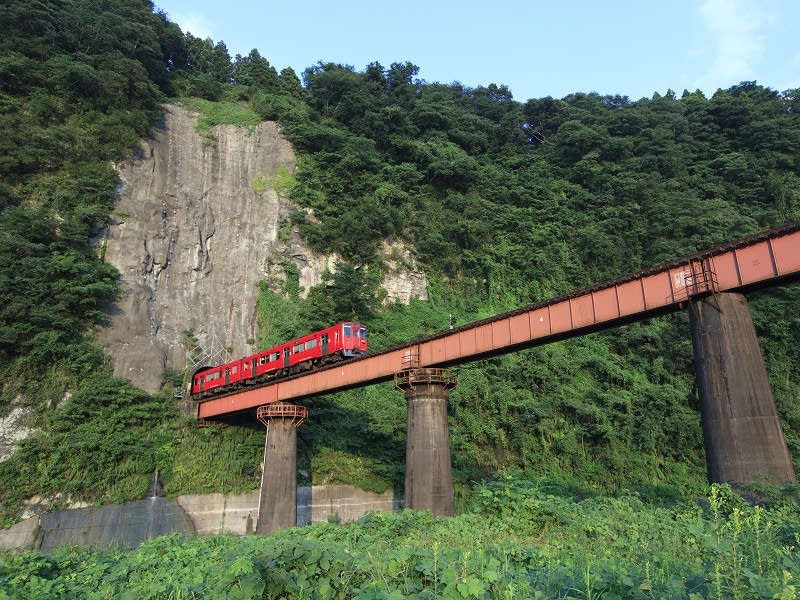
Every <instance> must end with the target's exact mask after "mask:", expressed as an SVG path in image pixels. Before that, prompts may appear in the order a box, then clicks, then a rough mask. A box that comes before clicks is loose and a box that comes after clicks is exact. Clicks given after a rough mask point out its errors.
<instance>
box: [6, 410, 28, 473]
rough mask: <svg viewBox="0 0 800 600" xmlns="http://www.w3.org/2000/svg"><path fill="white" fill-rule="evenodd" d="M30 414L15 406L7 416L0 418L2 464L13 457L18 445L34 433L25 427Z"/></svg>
mask: <svg viewBox="0 0 800 600" xmlns="http://www.w3.org/2000/svg"><path fill="white" fill-rule="evenodd" d="M28 412H29V411H27V410H25V409H24V408H22V407H20V406H15V407H13V408H12V409H11V411H10V412H9V413H8V414H7V415H6V416H4V417H0V462H2V461H4V460H6V459H7V458H8V457H9V456H11V454H12V453H13V452H14V450H16V446H17V443H18V442H19V441H20V440H22V439H24V438H26V437H28V435H30V434H31V433H32V431H33V430H32V429H30V428H28V427H26V426H25V421H26V419H27V417H28Z"/></svg>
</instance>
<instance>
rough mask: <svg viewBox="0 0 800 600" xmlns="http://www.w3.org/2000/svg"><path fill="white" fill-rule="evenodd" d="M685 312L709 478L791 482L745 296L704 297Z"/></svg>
mask: <svg viewBox="0 0 800 600" xmlns="http://www.w3.org/2000/svg"><path fill="white" fill-rule="evenodd" d="M689 315H690V323H691V330H692V344H693V347H694V360H695V367H696V371H697V372H696V376H697V387H698V389H699V392H700V402H701V410H702V421H703V435H704V437H705V448H706V462H707V464H708V479H709V481H710V482H712V483H731V484H737V483H752V482H764V481H769V482H784V481H795V473H794V468H793V467H792V461H791V457H790V456H789V451H788V449H787V447H786V441H785V440H784V437H783V430H782V429H781V424H780V420H779V419H778V414H777V411H776V408H775V400H774V398H773V396H772V390H771V389H770V386H769V380H768V378H767V370H766V367H765V365H764V359H763V357H762V355H761V349H760V347H759V345H758V339H757V337H756V331H755V327H754V326H753V320H752V317H751V315H750V310H749V308H748V306H747V300H746V299H745V298H744V296H742V295H741V294H732V293H725V294H714V295H711V296H706V297H704V298H700V299H696V300H692V301H691V302H690V304H689Z"/></svg>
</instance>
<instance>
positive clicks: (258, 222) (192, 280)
mask: <svg viewBox="0 0 800 600" xmlns="http://www.w3.org/2000/svg"><path fill="white" fill-rule="evenodd" d="M294 169H295V156H294V153H293V151H292V148H291V146H290V144H289V143H288V141H287V140H286V139H285V138H284V137H283V136H282V135H281V132H280V129H279V127H278V125H277V124H276V123H272V122H264V123H261V124H260V125H258V126H257V127H255V128H254V129H247V128H243V127H234V126H232V125H222V126H216V127H214V128H213V129H212V131H211V135H202V134H201V133H199V132H198V131H197V122H196V117H195V115H193V114H192V113H190V112H189V111H188V110H187V109H185V108H183V107H181V106H177V105H168V106H165V107H164V118H163V121H162V122H161V123H160V125H159V126H158V127H156V128H155V130H154V132H153V135H152V136H151V137H150V138H149V139H148V140H146V141H145V142H143V143H142V147H141V152H140V153H139V155H138V156H137V157H135V158H134V159H132V160H130V161H129V162H127V163H125V164H122V165H120V166H119V168H118V171H119V175H120V178H121V181H122V184H121V186H120V190H119V195H118V201H117V204H116V208H115V210H114V212H113V214H112V221H111V224H110V226H109V227H108V230H107V235H106V238H105V240H104V241H103V248H102V251H103V252H104V255H105V259H106V260H107V261H108V262H109V263H111V264H112V265H114V266H115V267H116V268H117V269H118V270H119V272H120V275H121V279H122V282H121V283H122V295H121V297H120V299H119V300H118V302H117V303H116V304H115V305H114V306H113V307H112V308H111V310H110V311H109V313H108V319H107V321H106V323H105V324H104V326H103V327H101V328H99V330H98V338H99V339H100V340H101V341H102V343H103V344H104V347H105V349H106V351H107V352H108V354H110V355H111V356H112V358H113V360H114V370H115V374H116V375H117V376H120V377H126V378H128V379H130V380H131V381H132V382H133V383H134V384H135V385H137V386H139V387H141V388H143V389H145V390H148V391H156V390H157V389H158V388H159V386H160V385H161V381H162V374H163V371H164V369H165V368H171V369H176V370H180V369H183V368H184V367H185V366H186V363H187V349H188V348H187V342H188V341H189V340H190V339H194V340H196V341H198V342H199V343H200V345H201V346H202V347H203V348H204V349H205V350H207V351H209V352H210V353H213V358H212V361H211V362H214V361H215V360H216V361H217V362H218V361H219V360H222V359H224V358H225V353H227V355H229V356H244V355H247V354H250V353H252V352H254V351H255V350H256V346H255V341H256V339H257V337H258V336H257V322H256V300H257V296H258V282H259V281H260V280H264V279H266V280H268V281H270V280H272V281H274V279H275V278H279V277H281V276H282V272H283V271H282V266H281V265H282V263H283V262H284V261H287V260H288V261H291V262H293V263H294V264H295V265H296V266H297V267H298V269H299V271H300V285H301V290H304V291H306V292H307V290H308V289H309V288H310V287H312V286H313V285H317V284H319V283H320V282H321V280H322V275H323V273H324V272H325V270H326V269H328V270H335V258H333V257H325V256H319V255H316V254H314V253H313V252H311V251H310V250H309V249H308V248H307V247H305V246H304V245H303V244H302V242H301V241H300V240H299V238H297V236H296V235H289V236H287V235H286V230H285V229H283V231H281V230H282V224H285V223H286V220H287V219H288V216H289V214H290V213H291V211H292V209H293V207H292V205H291V204H290V202H289V201H288V200H287V199H285V198H281V197H280V196H279V195H278V193H277V192H276V191H275V189H274V186H272V185H270V182H271V181H274V180H275V177H276V175H277V174H278V173H279V172H280V171H282V170H287V171H288V172H290V173H292V172H294ZM279 231H280V232H281V235H280V236H279ZM279 237H280V240H279ZM385 252H386V255H387V263H386V264H387V269H388V270H387V279H386V288H387V298H388V299H390V300H394V299H398V300H400V301H403V302H408V300H409V299H410V298H411V297H414V296H417V297H422V298H425V297H426V296H425V294H426V289H425V288H426V284H427V282H426V280H425V276H424V273H422V272H421V271H419V270H417V269H415V268H414V267H413V261H412V260H411V257H410V253H409V252H408V251H407V250H406V249H405V248H403V247H402V246H396V245H395V246H387V248H386V250H385ZM276 287H277V286H276Z"/></svg>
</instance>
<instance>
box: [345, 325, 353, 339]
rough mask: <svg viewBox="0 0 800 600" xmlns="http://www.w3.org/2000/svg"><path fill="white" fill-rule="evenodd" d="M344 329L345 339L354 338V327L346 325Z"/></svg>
mask: <svg viewBox="0 0 800 600" xmlns="http://www.w3.org/2000/svg"><path fill="white" fill-rule="evenodd" d="M343 329H344V337H353V326H352V325H345V326H344V327H343Z"/></svg>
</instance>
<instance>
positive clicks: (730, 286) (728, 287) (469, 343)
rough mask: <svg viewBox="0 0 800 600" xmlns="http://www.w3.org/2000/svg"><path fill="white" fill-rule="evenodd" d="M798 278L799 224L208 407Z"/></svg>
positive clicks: (221, 408) (365, 381) (294, 393)
mask: <svg viewBox="0 0 800 600" xmlns="http://www.w3.org/2000/svg"><path fill="white" fill-rule="evenodd" d="M799 276H800V222H797V223H792V224H789V225H785V226H783V227H779V228H776V229H772V230H769V231H766V232H763V233H761V234H758V235H755V236H752V237H749V238H746V239H742V240H737V241H734V242H730V243H727V244H723V245H721V246H717V247H714V248H709V249H707V250H703V251H701V252H697V253H695V254H692V255H690V256H685V257H682V258H677V259H675V260H672V261H669V262H666V263H663V264H660V265H657V266H654V267H651V268H648V269H645V270H643V271H639V272H637V273H632V274H629V275H625V276H623V277H619V278H617V279H614V280H612V281H608V282H605V283H601V284H598V285H594V286H592V287H589V288H586V289H582V290H578V291H575V292H573V293H570V294H567V295H564V296H560V297H558V298H554V299H552V300H547V301H544V302H538V303H536V304H533V305H531V306H527V307H524V308H520V309H518V310H515V311H512V312H509V313H505V314H500V315H497V316H495V317H492V318H489V319H485V320H483V321H477V322H475V323H470V324H468V325H464V326H462V327H458V328H456V329H453V330H447V331H444V332H442V333H439V334H437V335H434V336H431V337H428V338H424V339H420V340H416V341H414V342H410V343H408V344H404V345H402V346H399V347H395V348H390V349H388V350H384V351H382V352H375V353H372V354H368V355H366V356H363V357H360V358H356V359H353V360H350V361H348V362H344V363H339V364H336V365H333V366H329V367H327V368H324V369H319V370H315V371H310V372H307V373H303V374H299V375H295V376H293V377H291V378H287V379H282V380H280V381H277V382H274V383H270V384H268V385H264V386H262V387H258V388H252V389H249V390H245V391H239V392H236V393H233V394H229V395H226V396H222V397H217V398H212V399H209V400H206V401H204V402H202V403H200V405H199V406H198V417H199V418H206V419H209V418H210V419H213V418H216V417H222V416H224V415H230V414H233V413H238V412H242V411H247V410H251V409H254V408H256V407H259V406H263V405H266V404H272V403H276V402H285V401H291V400H299V399H302V398H306V397H309V396H315V395H318V394H327V393H331V392H337V391H341V390H344V389H347V388H352V387H357V386H363V385H369V384H372V383H378V382H382V381H388V380H391V379H392V378H394V376H395V374H396V373H398V372H401V371H407V369H409V365H413V366H414V367H418V368H420V369H426V368H439V367H446V366H449V365H456V364H459V363H464V362H469V361H473V360H477V359H481V358H486V357H489V356H496V355H499V354H504V353H507V352H512V351H515V350H519V349H522V348H529V347H532V346H537V345H541V344H546V343H548V342H551V341H555V340H559V339H564V338H569V337H575V336H578V335H582V334H585V333H588V332H593V331H598V330H601V329H605V328H609V327H613V326H616V325H620V324H624V323H630V322H633V321H637V320H641V319H646V318H649V317H652V316H656V315H659V314H664V313H667V312H671V311H676V310H681V309H683V308H684V307H685V306H686V305H687V303H688V300H689V299H694V298H698V297H702V296H707V295H711V294H715V293H720V292H746V291H751V290H753V289H757V288H762V287H770V286H774V285H777V284H779V283H782V282H786V281H789V280H792V279H795V278H798V277H799Z"/></svg>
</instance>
